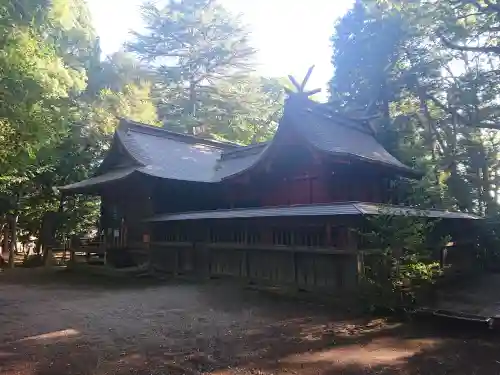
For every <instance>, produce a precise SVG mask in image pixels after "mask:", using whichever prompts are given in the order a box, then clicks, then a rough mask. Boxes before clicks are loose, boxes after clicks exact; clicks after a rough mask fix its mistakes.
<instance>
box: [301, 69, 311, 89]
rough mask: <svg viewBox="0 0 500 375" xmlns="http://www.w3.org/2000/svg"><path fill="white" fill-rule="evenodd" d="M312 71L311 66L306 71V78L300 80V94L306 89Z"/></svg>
mask: <svg viewBox="0 0 500 375" xmlns="http://www.w3.org/2000/svg"><path fill="white" fill-rule="evenodd" d="M313 70H314V65H312V66H311V67H310V68H309V69H308V70H307V74H306V76H305V77H304V79H303V80H302V84H301V85H300V92H304V88H305V87H306V85H307V81H309V78H310V77H311V74H312V72H313Z"/></svg>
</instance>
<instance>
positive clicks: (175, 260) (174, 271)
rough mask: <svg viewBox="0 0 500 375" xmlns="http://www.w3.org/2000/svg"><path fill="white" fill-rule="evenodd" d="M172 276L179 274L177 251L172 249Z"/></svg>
mask: <svg viewBox="0 0 500 375" xmlns="http://www.w3.org/2000/svg"><path fill="white" fill-rule="evenodd" d="M173 273H174V276H177V275H178V273H179V249H177V248H175V249H174V270H173Z"/></svg>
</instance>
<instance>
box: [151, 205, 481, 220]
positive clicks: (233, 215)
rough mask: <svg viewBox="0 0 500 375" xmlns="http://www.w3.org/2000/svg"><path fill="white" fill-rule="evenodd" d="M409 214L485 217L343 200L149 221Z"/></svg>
mask: <svg viewBox="0 0 500 375" xmlns="http://www.w3.org/2000/svg"><path fill="white" fill-rule="evenodd" d="M380 214H390V215H409V216H424V217H431V218H445V219H472V220H475V219H481V218H480V217H479V216H475V215H472V214H467V213H462V212H450V211H442V210H420V209H415V208H410V207H399V206H390V205H381V204H375V203H362V202H342V203H334V204H312V205H296V206H286V207H285V206H282V207H263V208H241V209H231V210H212V211H201V212H183V213H176V214H162V215H158V216H155V217H153V218H150V219H148V220H147V221H149V222H163V221H184V220H203V219H243V218H252V217H285V216H338V215H380Z"/></svg>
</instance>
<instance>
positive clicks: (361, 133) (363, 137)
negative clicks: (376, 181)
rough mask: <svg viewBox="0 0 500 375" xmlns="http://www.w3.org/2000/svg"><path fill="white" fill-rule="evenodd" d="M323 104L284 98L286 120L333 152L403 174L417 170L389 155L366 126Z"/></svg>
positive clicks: (323, 147) (313, 142)
mask: <svg viewBox="0 0 500 375" xmlns="http://www.w3.org/2000/svg"><path fill="white" fill-rule="evenodd" d="M323 106H324V105H323V104H319V103H315V102H313V101H311V100H309V99H306V98H301V97H295V98H290V99H288V103H287V107H286V108H285V110H286V112H285V113H286V116H287V119H286V120H288V121H289V122H291V123H292V124H293V125H294V127H295V128H296V129H297V130H298V131H299V132H300V134H301V135H302V136H303V137H304V138H305V139H306V140H307V141H308V142H309V143H310V144H311V145H313V146H314V147H316V148H317V149H318V150H320V151H324V152H327V153H331V154H336V155H344V156H349V157H353V158H356V159H359V160H363V161H367V162H374V163H377V164H381V165H384V166H386V167H390V168H393V169H397V170H399V171H400V172H401V173H403V174H404V175H409V176H416V175H419V173H418V172H417V171H415V170H413V169H411V168H409V167H408V166H406V165H404V164H403V163H401V162H400V161H399V160H398V159H396V158H395V157H394V156H392V155H391V154H390V153H389V152H388V151H387V150H386V149H385V148H384V147H383V146H382V145H381V144H380V143H379V142H378V141H377V140H376V139H375V137H374V135H373V133H372V132H371V131H370V130H369V127H362V126H360V124H359V122H356V121H353V120H349V119H347V118H345V117H344V116H341V115H338V114H335V113H333V112H332V113H328V112H327V111H325V110H324V109H323V108H321V107H323Z"/></svg>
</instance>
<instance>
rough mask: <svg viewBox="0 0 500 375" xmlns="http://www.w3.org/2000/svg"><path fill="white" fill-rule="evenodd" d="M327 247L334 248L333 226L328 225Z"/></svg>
mask: <svg viewBox="0 0 500 375" xmlns="http://www.w3.org/2000/svg"><path fill="white" fill-rule="evenodd" d="M325 230H326V246H328V247H333V239H332V224H331V223H326V227H325Z"/></svg>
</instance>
